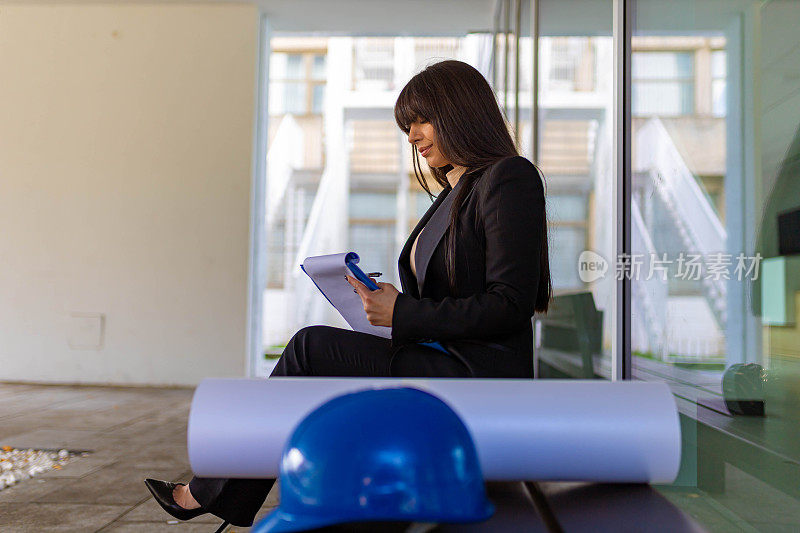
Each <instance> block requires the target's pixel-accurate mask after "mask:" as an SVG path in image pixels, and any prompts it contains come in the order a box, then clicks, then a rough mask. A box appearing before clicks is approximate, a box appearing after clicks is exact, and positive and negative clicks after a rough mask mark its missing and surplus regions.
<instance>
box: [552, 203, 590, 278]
mask: <svg viewBox="0 0 800 533" xmlns="http://www.w3.org/2000/svg"><path fill="white" fill-rule="evenodd" d="M546 210H547V213H548V218H549V219H550V224H549V226H548V231H549V235H548V242H549V244H550V246H551V248H550V250H549V254H550V275H551V277H552V283H553V288H554V289H559V290H570V289H580V288H583V287H584V283H583V282H582V281H581V279H580V277H579V276H578V269H577V267H576V265H577V264H578V256H580V254H581V252H582V251H584V250H586V248H587V245H586V242H587V241H586V227H587V215H588V210H587V200H586V196H584V195H583V194H574V193H572V194H570V193H564V194H552V193H551V194H548V195H547V208H546Z"/></svg>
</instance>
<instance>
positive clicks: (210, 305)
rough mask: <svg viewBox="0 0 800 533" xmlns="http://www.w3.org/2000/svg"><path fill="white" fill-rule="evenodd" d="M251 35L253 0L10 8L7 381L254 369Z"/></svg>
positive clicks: (4, 254) (0, 223)
mask: <svg viewBox="0 0 800 533" xmlns="http://www.w3.org/2000/svg"><path fill="white" fill-rule="evenodd" d="M257 31H258V13H257V8H256V7H255V6H254V5H246V4H233V3H228V4H223V5H213V4H201V5H189V4H160V5H152V4H127V5H102V4H101V5H98V4H92V5H63V4H59V5H57V6H52V5H50V6H48V5H5V6H3V7H2V9H1V10H0V73H2V74H1V76H2V82H0V380H22V381H45V382H86V383H146V384H194V383H197V382H198V381H199V380H200V379H202V378H203V377H206V376H241V375H244V373H245V371H246V370H245V369H246V353H245V352H246V336H247V300H248V294H247V274H248V272H247V271H248V234H249V210H250V199H249V198H250V186H251V152H252V146H253V121H254V116H255V109H254V107H255V104H254V101H255V79H256V54H257V43H258V34H257ZM76 312H77V313H99V314H102V315H104V320H105V323H104V335H103V340H102V346H101V347H100V348H95V349H87V348H71V347H70V345H69V343H68V340H69V339H70V338H71V339H72V341H73V343H76V342H77V343H78V344H81V343H83V344H86V343H89V344H91V343H92V342H94V340H92V337H94V336H95V333H94V332H92V331H91V327H90V326H91V325H92V319H91V318H90V319H81V318H80V317H78V318H74V317H72V314H73V313H76ZM84 328H89V329H84ZM81 337H85V339H83V340H82V339H81Z"/></svg>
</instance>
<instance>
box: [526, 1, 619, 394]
mask: <svg viewBox="0 0 800 533" xmlns="http://www.w3.org/2000/svg"><path fill="white" fill-rule="evenodd" d="M587 4H588V2H587ZM592 11H593V16H591V17H583V16H580V15H577V14H576V16H575V17H572V18H570V19H569V20H566V19H563V18H562V19H557V18H555V17H553V16H552V15H547V13H546V12H545V11H544V10H542V19H541V22H540V31H541V37H540V40H539V90H540V96H539V105H540V109H539V117H540V121H539V131H538V137H539V161H538V162H537V163H538V165H539V167H540V169H541V170H542V173H543V174H544V177H545V182H546V184H547V219H548V222H549V224H548V233H549V235H548V237H549V238H548V243H549V253H550V275H551V278H552V283H553V289H554V298H553V301H552V303H551V306H550V310H549V311H548V312H547V314H545V315H537V316H536V321H537V327H536V372H537V376H538V377H540V378H584V379H604V378H608V377H610V368H611V350H612V345H611V344H612V334H611V323H612V320H613V317H614V305H615V293H616V282H615V280H614V253H613V250H612V249H611V235H613V233H614V231H615V227H616V221H615V220H614V218H613V217H612V216H611V206H612V200H613V197H612V190H613V186H612V185H613V179H614V176H613V174H612V166H611V165H612V160H611V157H610V154H611V152H612V140H613V138H612V124H613V118H614V117H613V102H614V101H613V91H612V82H613V76H612V72H613V53H612V50H613V43H612V38H611V25H612V24H611V23H612V2H611V1H610V0H609V1H604V0H598V1H597V2H595V5H594V7H593V8H592ZM595 15H597V16H595ZM523 46H524V45H523ZM590 228H591V229H590ZM590 264H591V265H594V264H598V265H599V264H603V265H605V266H606V270H605V272H603V271H602V269H600V270H593V269H591V268H593V267H591V268H590V266H589V265H590ZM579 336H580V337H582V338H585V339H588V342H587V343H582V346H581V347H578V346H576V343H575V342H571V341H572V340H574V339H575V338H577V337H579ZM585 350H588V353H586V352H585Z"/></svg>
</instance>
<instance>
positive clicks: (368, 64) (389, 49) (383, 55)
mask: <svg viewBox="0 0 800 533" xmlns="http://www.w3.org/2000/svg"><path fill="white" fill-rule="evenodd" d="M353 54H354V57H353V88H354V89H355V90H356V91H391V90H394V88H395V83H394V39H393V38H378V37H363V38H361V39H357V40H356V41H355V47H354V49H353Z"/></svg>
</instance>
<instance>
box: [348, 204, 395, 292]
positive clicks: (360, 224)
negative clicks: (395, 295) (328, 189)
mask: <svg viewBox="0 0 800 533" xmlns="http://www.w3.org/2000/svg"><path fill="white" fill-rule="evenodd" d="M349 209H350V227H349V235H348V236H349V245H350V249H351V250H354V251H355V252H357V253H358V255H359V256H360V258H361V264H360V266H361V267H363V268H364V269H365V271H378V272H382V273H383V276H382V277H381V280H383V281H388V280H393V279H394V278H395V273H396V271H397V257H396V256H395V242H394V241H395V237H394V233H395V221H396V218H397V195H396V194H395V193H394V192H378V191H352V192H351V193H350V201H349Z"/></svg>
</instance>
